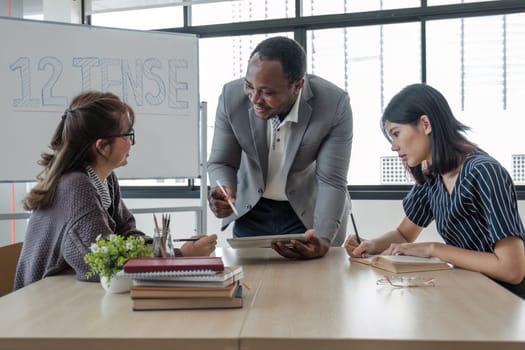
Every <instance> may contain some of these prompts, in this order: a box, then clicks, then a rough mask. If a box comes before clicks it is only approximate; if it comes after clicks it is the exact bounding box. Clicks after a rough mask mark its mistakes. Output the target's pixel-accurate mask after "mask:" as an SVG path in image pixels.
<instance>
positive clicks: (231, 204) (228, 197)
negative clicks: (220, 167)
mask: <svg viewBox="0 0 525 350" xmlns="http://www.w3.org/2000/svg"><path fill="white" fill-rule="evenodd" d="M217 186H219V188H220V189H221V191H222V193H223V194H224V195H225V196H226V200H227V201H228V204H229V205H230V207H231V208H232V210H233V212H234V213H235V215H237V216H239V212H238V211H237V209H236V208H235V206H234V205H233V203H232V201H231V200H230V196H228V194H227V193H226V190H225V189H224V187H222V185H221V183H220V182H219V180H217Z"/></svg>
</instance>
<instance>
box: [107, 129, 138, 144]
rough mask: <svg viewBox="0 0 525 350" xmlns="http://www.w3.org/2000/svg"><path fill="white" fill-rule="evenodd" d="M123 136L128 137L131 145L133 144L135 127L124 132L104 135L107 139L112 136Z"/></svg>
mask: <svg viewBox="0 0 525 350" xmlns="http://www.w3.org/2000/svg"><path fill="white" fill-rule="evenodd" d="M125 136H127V137H129V140H130V141H131V145H132V146H133V145H134V144H135V129H131V131H130V132H128V133H126V134H118V135H108V136H104V138H105V139H109V138H112V137H125Z"/></svg>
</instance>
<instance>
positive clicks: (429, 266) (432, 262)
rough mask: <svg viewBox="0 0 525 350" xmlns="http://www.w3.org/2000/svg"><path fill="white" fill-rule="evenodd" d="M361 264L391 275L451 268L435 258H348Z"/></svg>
mask: <svg viewBox="0 0 525 350" xmlns="http://www.w3.org/2000/svg"><path fill="white" fill-rule="evenodd" d="M350 261H355V262H358V263H361V264H366V265H370V266H373V267H377V268H378V269H382V270H386V271H388V272H392V273H404V272H424V271H435V270H448V269H451V268H452V267H453V266H452V265H451V264H449V263H446V262H444V261H442V260H440V259H437V258H422V257H419V256H410V255H373V256H370V257H368V258H352V257H351V258H350Z"/></svg>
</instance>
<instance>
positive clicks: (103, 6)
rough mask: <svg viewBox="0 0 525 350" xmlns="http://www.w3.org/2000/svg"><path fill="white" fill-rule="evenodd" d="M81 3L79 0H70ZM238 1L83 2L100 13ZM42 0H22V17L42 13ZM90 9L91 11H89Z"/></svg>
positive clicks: (108, 0) (133, 0)
mask: <svg viewBox="0 0 525 350" xmlns="http://www.w3.org/2000/svg"><path fill="white" fill-rule="evenodd" d="M71 1H81V0H71ZM221 1H239V0H84V2H85V4H86V13H87V14H91V13H102V12H111V11H123V10H138V9H144V8H154V7H164V6H178V5H191V4H193V5H197V4H205V3H210V2H221ZM43 2H44V0H23V4H24V5H23V6H24V15H25V16H27V15H29V16H34V15H38V14H42V13H43ZM90 7H91V10H90Z"/></svg>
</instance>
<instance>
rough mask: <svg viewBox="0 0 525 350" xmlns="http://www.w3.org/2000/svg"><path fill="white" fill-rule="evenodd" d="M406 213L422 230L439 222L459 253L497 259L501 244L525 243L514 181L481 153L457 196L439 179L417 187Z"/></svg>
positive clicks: (465, 171) (471, 161) (468, 166)
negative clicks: (497, 247)
mask: <svg viewBox="0 0 525 350" xmlns="http://www.w3.org/2000/svg"><path fill="white" fill-rule="evenodd" d="M403 207H404V210H405V214H406V216H407V217H408V218H409V219H410V220H411V221H412V222H413V223H415V224H416V225H418V226H421V227H426V226H428V225H429V224H430V223H431V222H432V220H436V228H437V231H438V233H439V234H440V235H441V237H442V238H443V240H444V241H445V242H446V243H447V244H450V245H453V246H456V247H460V248H464V249H470V250H475V251H480V252H491V253H492V252H494V246H495V244H496V242H497V241H499V240H502V239H504V238H506V237H510V236H518V237H521V238H522V239H523V240H524V241H525V230H524V228H523V223H522V221H521V218H520V214H519V211H518V202H517V195H516V190H515V188H514V184H513V182H512V179H511V177H510V175H509V173H508V172H507V171H506V170H505V168H503V166H501V164H499V163H498V161H496V160H495V159H494V158H492V157H491V156H489V155H488V154H487V153H485V152H483V151H481V150H478V151H476V152H474V153H472V154H471V155H469V156H468V157H467V158H466V159H465V162H464V163H463V166H462V167H461V170H460V173H459V175H458V178H457V180H456V184H455V186H454V189H453V191H452V194H449V193H448V192H447V189H446V187H445V185H444V183H443V181H442V180H441V177H440V176H438V177H436V178H434V179H432V180H430V181H428V182H425V183H423V184H416V185H415V186H414V187H413V188H412V190H411V191H410V193H409V194H408V195H407V196H406V197H405V198H404V199H403Z"/></svg>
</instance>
